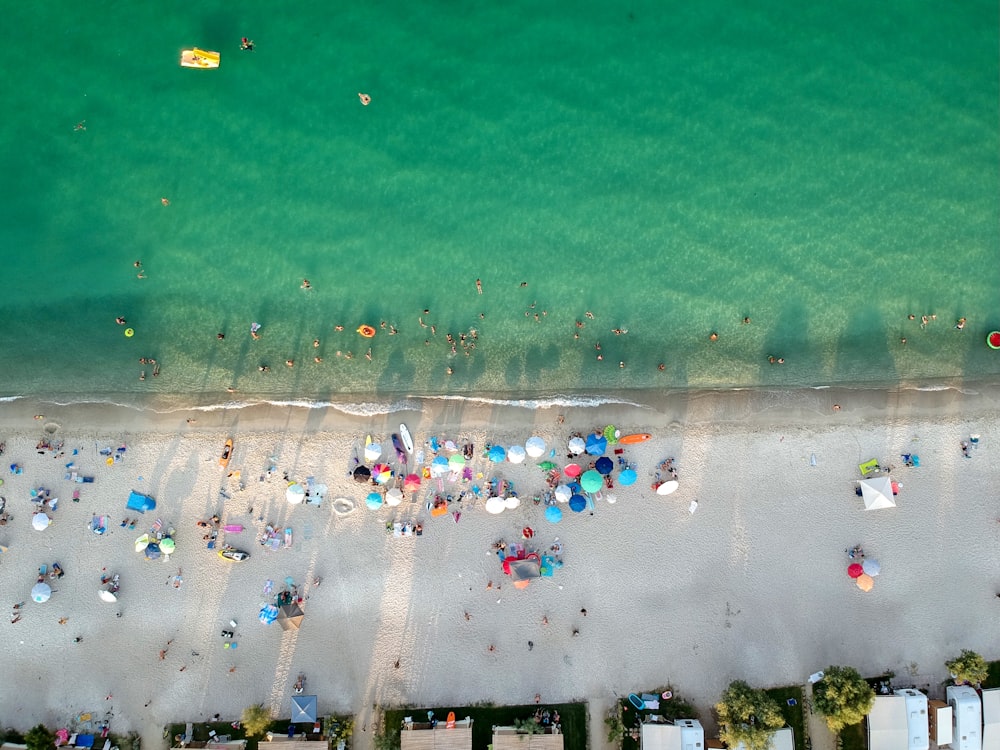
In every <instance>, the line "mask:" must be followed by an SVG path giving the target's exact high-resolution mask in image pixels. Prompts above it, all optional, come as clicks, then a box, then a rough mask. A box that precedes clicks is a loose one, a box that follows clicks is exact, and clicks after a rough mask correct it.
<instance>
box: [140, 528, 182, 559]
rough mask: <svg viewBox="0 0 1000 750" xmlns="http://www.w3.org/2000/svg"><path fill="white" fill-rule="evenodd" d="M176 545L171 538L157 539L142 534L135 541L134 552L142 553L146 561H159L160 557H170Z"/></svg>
mask: <svg viewBox="0 0 1000 750" xmlns="http://www.w3.org/2000/svg"><path fill="white" fill-rule="evenodd" d="M175 549H176V545H175V544H174V540H173V538H172V537H169V536H165V537H163V538H162V539H157V538H156V537H155V536H153V535H150V534H143V535H142V536H140V537H139V538H138V539H136V540H135V551H136V552H142V553H143V554H144V555H145V556H146V559H147V560H159V559H160V556H161V555H172V554H173V553H174V550H175Z"/></svg>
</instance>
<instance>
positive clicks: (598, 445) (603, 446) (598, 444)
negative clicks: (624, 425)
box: [585, 433, 608, 456]
mask: <svg viewBox="0 0 1000 750" xmlns="http://www.w3.org/2000/svg"><path fill="white" fill-rule="evenodd" d="M585 449H586V451H587V453H589V454H590V455H591V456H602V455H604V451H606V450H607V449H608V439H607V438H606V437H604V435H595V434H593V433H591V434H590V435H587V443H586V448H585Z"/></svg>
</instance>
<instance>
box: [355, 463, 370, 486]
mask: <svg viewBox="0 0 1000 750" xmlns="http://www.w3.org/2000/svg"><path fill="white" fill-rule="evenodd" d="M371 478H372V470H371V469H369V468H368V467H367V466H359V467H357V468H356V469H355V470H354V481H355V482H360V483H361V484H364V483H365V482H367V481H370V480H371Z"/></svg>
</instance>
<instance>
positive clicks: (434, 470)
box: [431, 456, 448, 477]
mask: <svg viewBox="0 0 1000 750" xmlns="http://www.w3.org/2000/svg"><path fill="white" fill-rule="evenodd" d="M447 473H448V459H447V458H445V457H444V456H437V457H436V458H435V459H434V460H433V461H431V476H434V477H443V476H444V475H445V474H447Z"/></svg>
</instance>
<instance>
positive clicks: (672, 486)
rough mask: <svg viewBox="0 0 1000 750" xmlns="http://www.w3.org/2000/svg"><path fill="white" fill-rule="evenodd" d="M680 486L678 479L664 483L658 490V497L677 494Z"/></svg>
mask: <svg viewBox="0 0 1000 750" xmlns="http://www.w3.org/2000/svg"><path fill="white" fill-rule="evenodd" d="M678 487H680V485H679V484H678V483H677V480H676V479H671V480H670V481H669V482H664V483H663V484H661V485H660V486H659V487H657V488H656V494H657V495H669V494H670V493H671V492H676V491H677V488H678Z"/></svg>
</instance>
